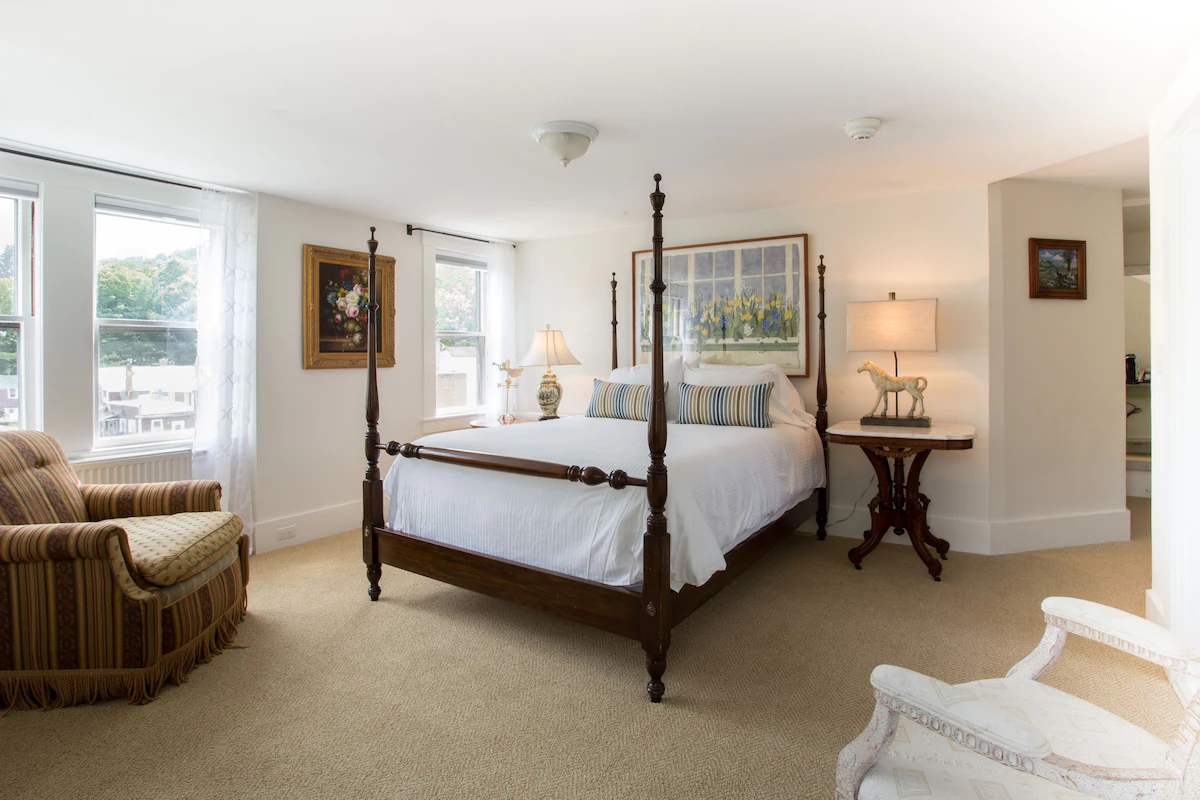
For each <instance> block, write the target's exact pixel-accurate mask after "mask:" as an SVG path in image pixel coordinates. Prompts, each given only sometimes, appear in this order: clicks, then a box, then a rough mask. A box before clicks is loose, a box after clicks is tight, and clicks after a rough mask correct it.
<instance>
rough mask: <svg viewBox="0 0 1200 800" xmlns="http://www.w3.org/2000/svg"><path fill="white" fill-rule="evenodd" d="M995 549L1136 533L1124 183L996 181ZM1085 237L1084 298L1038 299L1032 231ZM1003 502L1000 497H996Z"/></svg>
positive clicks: (1114, 538)
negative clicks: (1129, 505)
mask: <svg viewBox="0 0 1200 800" xmlns="http://www.w3.org/2000/svg"><path fill="white" fill-rule="evenodd" d="M990 214H991V226H992V239H993V263H992V278H993V280H992V290H993V291H992V299H991V308H990V313H991V315H992V321H993V337H992V348H993V353H994V354H995V357H994V358H993V362H992V373H991V381H992V390H993V391H992V398H993V402H992V406H991V415H992V422H993V427H1002V430H1003V432H1004V433H1003V436H998V437H997V439H996V442H995V446H994V447H993V449H992V473H993V480H994V481H995V482H996V485H998V486H1003V492H1002V493H1001V495H1000V496H1002V497H1003V506H999V504H997V507H996V508H994V509H993V511H994V517H993V519H994V523H995V524H994V526H993V531H992V538H993V548H992V551H993V552H997V553H1001V552H1015V551H1019V550H1029V549H1037V548H1042V547H1062V546H1066V545H1075V544H1090V543H1095V542H1104V541H1117V540H1121V539H1128V538H1129V512H1128V511H1127V510H1126V508H1125V412H1124V408H1125V405H1124V404H1125V385H1124V384H1125V380H1124V353H1125V325H1124V320H1125V307H1124V296H1125V295H1124V268H1123V244H1122V234H1121V228H1122V213H1121V192H1120V190H1118V189H1097V188H1091V187H1083V186H1070V185H1063V184H1054V183H1046V182H1040V181H1021V180H1009V181H1002V182H1000V183H998V184H993V185H992V187H991V209H990ZM1031 237H1036V238H1046V239H1081V240H1084V241H1086V242H1087V299H1086V300H1047V299H1033V298H1030V297H1029V239H1030V238H1031ZM997 499H998V498H997Z"/></svg>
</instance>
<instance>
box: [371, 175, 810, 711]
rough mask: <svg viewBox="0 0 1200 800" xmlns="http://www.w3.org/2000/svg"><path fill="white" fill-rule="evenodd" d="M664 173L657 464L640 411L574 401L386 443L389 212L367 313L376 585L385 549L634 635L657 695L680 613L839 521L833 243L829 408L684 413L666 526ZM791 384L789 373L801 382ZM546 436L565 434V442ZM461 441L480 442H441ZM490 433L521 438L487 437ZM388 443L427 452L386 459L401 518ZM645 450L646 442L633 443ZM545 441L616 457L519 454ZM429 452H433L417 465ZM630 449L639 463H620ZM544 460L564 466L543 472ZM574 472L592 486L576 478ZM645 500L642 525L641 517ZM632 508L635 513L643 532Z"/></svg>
mask: <svg viewBox="0 0 1200 800" xmlns="http://www.w3.org/2000/svg"><path fill="white" fill-rule="evenodd" d="M660 180H661V176H659V175H655V176H654V181H655V187H654V192H653V193H652V194H651V195H650V200H651V205H652V207H653V210H654V216H653V219H654V236H653V242H654V256H653V282H652V283H651V285H650V291H651V292H652V293H653V297H654V302H653V315H652V319H653V346H652V356H651V365H650V375H649V380H648V382H649V384H650V389H649V393H650V408H649V420H648V428H649V435H648V440H649V450H650V453H649V466H648V468H646V469H645V477H642V476H641V475H638V474H636V473H637V472H638V471H640V469H641V468H643V465H644V464H645V460H644V459H645V455H644V453H645V450H642V449H641V448H640V447H639V446H638V445H637V442H638V441H641V438H640V437H641V434H640V433H639V431H641V430H643V429H642V428H641V423H635V422H631V421H629V420H626V419H595V418H591V417H589V418H569V419H563V420H553V421H548V422H540V423H535V424H531V425H521V426H509V427H504V428H490V429H484V430H479V431H470V432H466V431H463V432H451V433H446V434H436V435H435V436H434V437H431V438H432V439H433V440H434V441H436V443H437V444H436V445H435V444H430V443H427V442H429V441H430V440H429V439H423V440H421V443H407V444H400V443H397V442H394V441H392V442H387V443H386V444H384V443H382V442H381V439H380V435H379V431H378V422H379V389H378V382H377V376H376V366H377V365H376V338H375V337H376V335H377V331H376V327H375V324H374V321H375V320H376V319H378V315H377V312H378V308H379V300H378V298H377V296H376V293H375V291H374V281H375V252H376V249H377V248H378V242H376V241H375V235H374V230H375V229H374V228H372V229H371V231H372V233H371V239H370V241H369V242H368V249H369V252H370V266H369V277H368V280H369V282H370V287H369V289H368V292H369V295H368V296H369V298H370V304H371V306H370V310H371V321H372V324H370V325H368V328H367V330H368V333H367V336H368V342H367V402H366V418H367V433H366V457H367V471H366V479H365V480H364V481H363V527H362V533H363V561H364V562H365V563H366V565H367V579H368V581H369V582H370V587H369V589H368V590H367V593H368V595H369V596H370V598H371V600H378V599H379V596H380V588H379V579H380V575H381V572H382V565H383V564H388V565H391V566H394V567H398V568H400V569H404V570H408V571H409V572H415V573H417V574H420V575H424V576H426V577H429V578H433V579H435V580H439V581H443V582H445V583H450V584H453V585H455V586H459V587H462V588H465V589H471V590H473V591H476V592H481V593H483V594H487V595H490V596H492V597H497V598H500V599H503V600H509V601H512V602H514V603H519V604H521V605H524V606H528V607H531V608H535V609H540V610H542V611H545V612H547V613H550V614H553V615H555V616H559V617H563V618H565V619H569V620H574V621H575V622H580V623H583V624H585V625H590V626H592V627H594V628H599V629H601V630H605V631H608V632H610V633H615V634H618V635H620V636H625V637H627V638H630V639H634V640H636V641H639V642H641V645H642V649H643V650H644V651H645V659H646V670H647V671H648V672H649V675H650V680H649V683H648V684H647V685H646V691H647V693H648V694H649V696H650V700H651V701H652V702H655V703H657V702H660V701H661V700H662V697H663V692H664V690H665V687H664V684H663V674H664V672H665V670H666V655H667V648H668V646H669V645H670V641H671V629H672V628H673V627H674V626H676V625H678V624H679V623H680V622H682V621H683V620H684V619H686V618H687V617H688V616H689V615H690V614H691V613H692V612H694V611H695V610H696V609H698V608H699V607H700V606H701V605H703V604H704V603H705V602H707V601H708V600H709V599H710V598H712V597H713V596H714V595H715V594H717V593H718V592H719V591H720V590H721V589H723V588H724V587H725V586H727V585H728V584H729V583H731V582H732V581H733V580H734V579H735V578H737V577H738V576H739V575H741V574H742V573H743V572H745V571H746V570H747V569H748V568H749V567H750V566H752V565H753V564H754V563H755V562H756V561H758V560H759V559H760V558H761V557H762V556H763V555H764V554H766V553H767V552H768V551H769V550H770V549H771V548H772V547H774V546H775V545H776V544H778V543H779V542H780V541H782V540H783V539H784V538H785V537H786V536H788V535H789V534H791V533H793V532H794V531H795V530H796V529H797V528H798V527H799V526H800V524H801V523H802V522H804V521H805V520H807V519H809V518H812V517H815V519H816V523H817V535H818V537H819V538H821V539H824V538H825V524H826V522H827V519H828V509H829V503H828V488H827V479H826V476H827V474H828V447H827V444H826V441H825V429H826V427H827V426H828V413H827V411H826V401H827V398H828V388H827V385H826V378H825V264H824V257H822V261H821V263H820V264H819V265H818V267H817V270H818V275H819V278H818V295H819V313H818V315H817V319H818V368H817V412H816V415H815V417H808V419H809V420H811V421H812V424H810V425H808V426H801V427H799V428H788V427H787V426H781V427H784V428H787V429H786V430H778V431H776V432H775V433H771V428H769V427H768V428H746V427H742V428H733V427H717V426H710V425H673V426H672V428H673V429H674V432H672V434H671V435H672V441H674V442H676V444H675V445H673V447H672V471H673V473H674V474H675V476H676V480H677V481H680V484H679V486H680V488H679V489H677V490H676V494H675V495H673V496H672V501H673V505H672V513H673V514H674V515H676V516H675V523H674V524H675V526H678V528H677V530H675V531H674V532H673V533H669V532H668V530H667V515H666V512H667V508H668V496H667V467H666V464H665V457H666V445H667V420H668V416H667V414H668V412H667V401H666V394H667V392H668V389H667V388H666V387H665V386H664V352H663V324H662V316H663V315H662V308H663V293H664V290H665V289H666V285H665V284H664V282H663V252H662V251H663V235H662V208H663V204H664V202H665V200H666V195H665V194H663V193H662V191H661V190H660V189H659V181H660ZM612 290H613V320H612V328H613V349H612V356H613V358H612V361H613V369H614V370H616V369H617V367H618V364H617V319H616V280H615V276H614V280H613V282H612ZM787 389H788V390H791V387H790V384H789V385H788V387H787ZM704 429H707V432H705V430H704ZM631 435H632V436H633V437H635V438H634V439H633V440H631V439H630V437H631ZM548 439H552V440H553V444H552V445H551V444H548V443H547V440H548ZM459 443H462V444H463V445H465V446H463V447H453V446H451V447H446V446H441V445H443V444H450V445H457V444H459ZM480 444H485V445H488V447H487V448H486V449H490V450H492V451H500V450H507V451H508V452H507V453H500V452H480V450H479V449H477V447H478V446H479V445H480ZM380 451H384V452H387V453H388V454H389V455H399V456H402V457H403V458H404V459H411V460H412V462H413V463H411V464H406V463H405V462H403V461H401V460H399V459H398V460H397V461H396V463H395V464H394V465H393V468H392V473H390V474H389V477H388V488H389V489H390V490H391V495H392V502H391V509H390V512H391V513H390V515H389V516H388V517H386V518H385V514H384V493H385V484H384V481H383V480H382V478H381V475H380V469H379V453H380ZM631 451H636V452H640V453H641V454H643V455H641V456H640V457H637V458H631V457H630V456H629V453H630V452H631ZM542 452H549V453H551V454H558V455H561V456H563V457H562V458H561V459H560V461H568V459H571V460H574V463H576V464H579V463H588V462H589V461H593V460H596V459H600V458H602V459H604V460H605V463H606V464H607V466H608V469H602V468H600V467H597V466H583V467H581V466H568V465H567V463H556V461H550V460H547V461H543V460H539V459H536V458H529V457H518V456H517V455H514V454H522V453H523V454H529V453H538V454H540V453H542ZM714 455H716V456H718V457H716V458H714ZM734 455H737V458H740V459H741V460H740V461H737V460H736V459H733V460H734V462H735V463H734V465H733V466H732V467H731V466H729V465H725V466H724V467H722V466H721V465H722V463H723V462H726V461H730V459H731V458H732V457H733V456H734ZM576 456H578V460H575V458H576ZM639 459H640V460H639ZM418 461H419V462H430V463H427V464H423V465H419V464H417V463H416V462H418ZM568 463H570V462H569V461H568ZM616 465H620V466H624V467H628V468H626V469H622V468H616V469H614V468H612V467H614V466H616ZM462 467H470V468H472V469H471V470H463V469H461V468H462ZM398 469H401V470H404V474H403V475H401V473H400V472H397V470H398ZM722 469H724V472H722V471H721V470H722ZM475 470H481V471H483V472H476V471H475ZM464 476H465V477H464ZM530 477H535V478H543V479H547V478H548V479H552V480H549V481H531V480H529V478H530ZM561 482H569V483H561ZM570 483H576V484H583V485H584V486H575V487H571V486H570V485H569V484H570ZM585 487H604V488H599V489H589V488H585ZM642 492H644V493H645V495H644V496H642ZM677 498H678V499H677ZM647 509H648V512H649V513H648V516H645V523H644V528H643V527H642V523H641V521H640V520H641V519H642V517H643V515H646V513H647ZM781 509H782V511H781ZM472 515H474V516H472ZM631 525H636V526H637V527H636V529H634V531H633V535H632V536H631V533H630V531H631V528H630V526H631ZM739 526H740V528H739ZM464 528H468V529H470V530H464ZM726 529H728V530H726ZM673 537H674V538H675V539H676V543H675V544H676V551H677V552H676V553H675V554H674V557H673V554H672V538H673ZM638 545H640V548H641V553H640V558H639V557H638V553H637V548H638ZM522 548H525V549H522ZM481 550H490V551H491V552H492V553H493V554H491V555H489V554H486V553H484V552H480V551H481ZM498 553H505V554H508V555H511V556H513V557H509V558H506V557H502V556H501V555H499V554H498ZM534 564H538V565H537V566H535V565H534ZM547 566H550V567H552V568H547ZM673 587H674V588H673Z"/></svg>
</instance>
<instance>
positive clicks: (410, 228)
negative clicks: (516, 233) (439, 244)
mask: <svg viewBox="0 0 1200 800" xmlns="http://www.w3.org/2000/svg"><path fill="white" fill-rule="evenodd" d="M407 227H408V235H409V236H412V235H413V231H427V232H428V233H437V234H440V235H442V236H453V237H454V238H456V239H470V240H471V241H472V242H483V243H484V244H512V243H511V242H493V241H492V240H491V239H479V238H477V237H475V236H463V235H462V234H461V233H446V231H435V230H433V229H432V228H418V227H417V226H416V225H409V226H407ZM513 247H516V245H515V244H514V245H513Z"/></svg>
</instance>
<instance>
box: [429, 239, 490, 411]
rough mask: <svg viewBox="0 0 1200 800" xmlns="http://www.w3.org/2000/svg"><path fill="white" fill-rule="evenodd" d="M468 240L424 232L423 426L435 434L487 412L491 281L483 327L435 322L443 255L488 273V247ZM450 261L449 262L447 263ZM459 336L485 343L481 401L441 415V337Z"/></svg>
mask: <svg viewBox="0 0 1200 800" xmlns="http://www.w3.org/2000/svg"><path fill="white" fill-rule="evenodd" d="M463 244H464V243H461V242H459V241H458V240H456V239H451V238H448V237H446V236H443V235H441V234H436V233H429V232H426V233H425V234H424V240H423V245H424V269H423V270H422V272H423V277H424V287H423V289H424V292H423V294H424V309H423V310H424V318H425V324H424V326H423V328H424V330H423V340H424V348H423V349H424V358H423V363H424V369H423V375H424V378H425V380H424V384H425V385H424V392H423V394H424V410H425V414H424V419H423V421H422V422H423V429H424V431H425V432H427V433H432V432H435V431H440V430H450V429H453V428H460V427H465V426H466V425H467V423H468V422H469V421H470V420H472V419H480V418H482V417H484V416H485V415H486V414H487V404H488V400H487V389H486V387H487V384H486V380H487V375H488V372H487V369H488V364H487V359H488V356H489V355H490V353H489V351H488V344H487V334H488V319H487V313H488V302H487V291H488V288H487V286H486V284H487V280H486V279H485V280H484V292H483V295H482V296H481V297H480V298H479V303H480V321H481V325H480V328H481V330H480V331H479V332H478V333H476V332H474V331H465V332H464V331H438V330H435V328H434V325H436V324H437V322H436V320H437V264H438V261H439V257H444V258H449V259H453V261H451V262H450V264H451V265H452V266H470V265H467V264H463V263H459V262H462V261H468V262H473V263H474V264H480V265H483V266H482V267H475V268H476V269H479V270H480V271H481V272H484V273H485V274H486V273H487V265H488V254H487V250H485V249H483V248H482V247H481V248H478V249H476V248H474V247H472V246H471V245H470V244H469V243H465V244H466V246H462V245H463ZM443 263H446V262H443ZM443 335H444V336H455V337H459V336H461V337H464V338H466V337H471V338H475V337H478V338H479V339H480V340H481V341H482V342H483V345H484V356H483V357H482V358H481V359H480V367H479V369H480V375H479V381H480V383H479V386H480V394H481V397H480V403H479V405H478V406H476V407H474V408H468V409H457V410H455V411H453V412H449V413H443V414H439V413H438V410H437V347H438V340H439V339H440V338H441V337H442V336H443Z"/></svg>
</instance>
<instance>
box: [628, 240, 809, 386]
mask: <svg viewBox="0 0 1200 800" xmlns="http://www.w3.org/2000/svg"><path fill="white" fill-rule="evenodd" d="M768 251H770V252H768ZM663 252H664V253H665V254H666V255H665V259H666V263H665V264H664V273H665V274H664V276H663V280H664V281H665V282H666V284H667V289H666V294H665V295H664V298H663V305H664V323H663V325H664V337H665V341H664V343H663V344H664V347H665V349H666V353H667V355H668V357H670V356H673V355H676V354H678V353H682V352H693V353H694V352H698V353H699V354H700V357H701V360H703V361H705V362H711V363H716V364H736V365H745V366H754V365H759V364H778V365H779V366H780V367H782V368H783V370H784V372H785V373H787V375H789V376H791V377H793V378H807V377H808V376H809V373H810V369H809V350H810V346H809V341H808V338H809V337H808V316H809V314H808V234H806V233H794V234H789V235H786V236H764V237H760V238H756V239H734V240H731V241H726V242H707V243H705V244H688V245H679V246H676V247H664V248H663ZM652 254H653V251H652V250H635V251H634V252H633V253H632V254H631V257H630V261H631V264H632V271H633V303H632V304H631V306H630V307H631V309H632V311H631V313H632V315H633V328H632V329H633V336H632V338H633V363H634V364H643V363H647V362H648V360H649V353H650V350H649V330H648V326H649V321H650V317H649V315H648V311H647V308H648V301H649V298H650V297H651V293H650V288H649V282H648V279H647V270H646V267H647V265H648V264H649V263H650V260H649V257H650V256H651V255H652ZM704 262H707V263H704ZM639 266H640V267H641V269H640V270H639ZM681 270H682V271H681ZM701 270H704V273H703V275H702V274H701ZM722 270H724V271H722ZM747 270H750V271H747ZM704 283H711V287H706V286H703V284H704ZM752 284H753V286H752ZM702 289H703V294H702V292H701V290H702ZM747 289H752V290H753V291H754V294H747V293H746V292H747ZM639 301H640V302H639ZM730 301H736V305H737V308H736V309H732V308H730V307H729V306H730V305H731V303H730ZM745 301H749V302H745ZM723 312H724V313H723ZM733 313H738V314H740V315H741V316H742V317H743V321H739V322H737V323H736V327H735V323H733V322H731V321H730V319H729V317H731V315H732V314H733ZM683 317H686V318H683ZM747 317H748V319H747ZM723 320H724V322H725V323H726V324H724V325H722V324H721V322H722V321H723ZM698 325H699V326H700V327H697V326H698Z"/></svg>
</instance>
